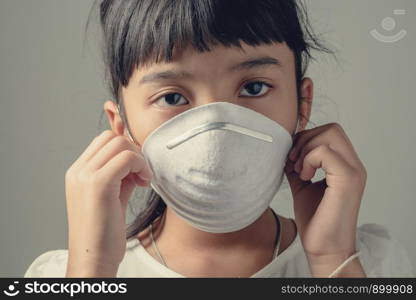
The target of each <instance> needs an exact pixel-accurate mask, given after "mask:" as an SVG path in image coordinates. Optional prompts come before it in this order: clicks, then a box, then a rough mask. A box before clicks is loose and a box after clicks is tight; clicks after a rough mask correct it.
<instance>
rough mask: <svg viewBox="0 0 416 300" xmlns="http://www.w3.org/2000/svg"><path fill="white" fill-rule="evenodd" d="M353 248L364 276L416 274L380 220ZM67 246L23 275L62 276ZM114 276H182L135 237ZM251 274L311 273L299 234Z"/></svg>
mask: <svg viewBox="0 0 416 300" xmlns="http://www.w3.org/2000/svg"><path fill="white" fill-rule="evenodd" d="M356 249H357V250H360V251H361V254H360V256H359V257H358V258H359V259H360V262H361V265H362V266H363V268H364V271H365V273H366V275H367V277H416V272H415V269H414V267H413V266H412V262H411V261H410V259H409V256H408V253H407V251H406V249H405V248H404V246H403V245H402V244H401V243H399V242H398V240H396V239H395V238H394V237H392V236H391V235H390V234H389V231H388V229H387V228H386V227H385V226H383V225H380V224H374V223H367V224H363V225H361V226H359V227H357V234H356ZM67 259H68V250H67V249H59V250H51V251H47V252H45V253H43V254H41V255H39V256H38V257H37V258H36V259H35V260H34V261H33V262H32V264H31V265H30V266H29V268H28V269H27V271H26V273H25V274H24V277H65V273H66V264H67ZM117 277H185V276H183V275H181V274H179V273H177V272H175V271H173V270H171V269H169V268H167V267H165V266H164V265H163V264H162V263H160V262H159V261H158V260H156V259H155V258H153V256H151V255H150V254H149V253H148V252H147V251H146V250H145V248H144V247H143V246H142V244H141V243H140V241H139V240H138V239H137V238H136V237H134V238H131V239H129V240H128V241H127V247H126V253H125V256H124V258H123V260H122V262H121V263H120V265H119V269H118V272H117ZM250 277H312V275H311V272H310V269H309V265H308V261H307V258H306V256H305V252H304V250H303V247H302V243H301V240H300V236H299V234H297V235H296V238H295V240H294V241H293V242H292V243H291V244H290V245H289V246H288V247H287V248H286V249H285V250H284V251H283V252H281V253H280V254H279V255H278V256H277V257H275V258H274V259H273V260H272V261H271V262H270V263H269V264H267V265H266V266H264V267H263V268H262V269H260V270H259V271H257V272H256V273H255V274H253V275H252V276H250Z"/></svg>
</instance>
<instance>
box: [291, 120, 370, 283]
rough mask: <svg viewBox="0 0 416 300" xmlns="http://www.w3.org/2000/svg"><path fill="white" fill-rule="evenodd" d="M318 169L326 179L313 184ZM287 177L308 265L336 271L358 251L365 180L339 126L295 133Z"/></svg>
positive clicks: (357, 160)
mask: <svg viewBox="0 0 416 300" xmlns="http://www.w3.org/2000/svg"><path fill="white" fill-rule="evenodd" d="M318 168H322V169H323V170H324V171H325V173H326V174H325V175H326V177H325V178H324V179H322V180H320V181H316V182H312V181H311V179H312V178H313V177H314V175H315V172H316V170H317V169H318ZM285 174H286V176H287V178H288V181H289V184H290V188H291V191H292V194H293V201H294V202H293V204H294V213H295V222H296V224H297V227H298V231H299V234H300V237H301V241H302V245H303V248H304V250H305V254H306V256H307V257H308V261H309V263H310V264H311V265H314V264H316V265H323V264H325V265H331V267H332V266H333V268H334V269H335V268H336V267H337V266H338V265H340V264H341V263H342V262H343V261H344V260H345V259H346V258H348V257H349V256H350V255H352V254H353V253H355V252H356V248H355V246H356V245H355V239H356V228H357V219H358V212H359V208H360V203H361V198H362V195H363V192H364V189H365V184H366V180H367V173H366V170H365V168H364V165H363V164H362V162H361V161H360V159H359V158H358V155H357V154H356V152H355V150H354V147H353V145H352V144H351V142H350V140H349V139H348V137H347V135H346V134H345V132H344V130H343V129H342V127H341V126H340V125H339V124H337V123H330V124H326V125H323V126H319V127H316V128H313V129H309V130H304V131H301V132H299V133H297V134H296V135H295V138H294V143H293V147H292V149H291V151H290V152H289V155H288V159H287V161H286V166H285ZM332 262H333V263H332ZM328 275H329V274H328Z"/></svg>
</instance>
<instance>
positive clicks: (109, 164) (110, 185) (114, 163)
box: [65, 130, 153, 277]
mask: <svg viewBox="0 0 416 300" xmlns="http://www.w3.org/2000/svg"><path fill="white" fill-rule="evenodd" d="M152 175H153V174H152V171H151V170H150V168H149V166H148V165H147V164H146V161H145V160H144V158H143V155H142V153H141V149H140V148H139V147H138V146H137V145H135V144H133V143H132V142H130V141H129V140H128V139H127V137H125V136H123V135H117V134H116V133H114V132H113V131H111V130H105V131H104V132H102V133H101V134H100V135H99V136H97V137H95V138H94V139H93V140H92V142H91V143H90V145H89V146H88V147H87V148H86V149H85V151H84V152H83V153H82V154H81V155H80V157H79V158H78V159H77V160H76V161H75V162H74V163H73V164H72V165H71V166H70V168H69V169H68V170H67V172H66V174H65V194H66V205H67V216H68V253H69V255H68V265H67V274H66V275H67V276H68V277H70V276H76V277H85V276H86V275H91V276H96V277H99V276H100V275H103V276H105V275H107V276H111V277H115V275H116V273H117V269H118V266H119V264H120V262H121V261H122V259H123V257H124V255H125V250H126V232H125V225H126V218H125V215H126V208H127V204H128V200H129V199H130V196H131V194H132V192H133V191H134V188H135V187H136V185H139V186H148V185H149V182H150V179H151V177H152ZM139 176H141V177H142V178H141V177H139ZM146 178H147V180H145V179H146Z"/></svg>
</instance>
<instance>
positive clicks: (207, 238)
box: [153, 206, 278, 253]
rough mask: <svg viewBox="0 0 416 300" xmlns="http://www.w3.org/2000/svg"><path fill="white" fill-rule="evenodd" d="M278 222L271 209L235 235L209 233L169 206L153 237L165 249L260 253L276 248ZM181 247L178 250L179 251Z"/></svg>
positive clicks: (157, 224)
mask: <svg viewBox="0 0 416 300" xmlns="http://www.w3.org/2000/svg"><path fill="white" fill-rule="evenodd" d="M277 226H278V223H277V222H276V219H275V217H274V215H273V212H272V210H271V208H270V207H269V208H267V209H266V210H265V211H264V212H263V214H262V215H261V216H260V217H259V218H258V219H257V220H256V221H254V222H253V223H252V224H250V225H249V226H247V227H245V228H243V229H241V230H238V231H234V232H227V233H210V232H205V231H202V230H199V229H198V228H195V227H193V226H192V225H191V224H189V223H188V222H187V221H185V220H184V219H182V218H181V217H180V216H178V215H177V214H176V213H175V212H174V211H173V210H172V209H171V208H170V207H169V206H167V207H166V208H165V211H164V213H163V215H162V216H161V217H160V220H159V221H156V222H155V223H154V225H153V230H154V238H155V240H157V242H158V244H161V245H162V244H163V245H164V246H165V247H168V246H169V245H175V246H174V247H175V248H176V249H177V250H179V249H187V250H190V249H191V250H195V251H203V252H205V253H207V252H210V251H212V252H218V251H221V250H224V251H230V250H234V249H237V248H238V249H248V250H259V249H269V248H273V247H274V244H275V241H276V234H277V230H278V228H277ZM178 248H179V249H178Z"/></svg>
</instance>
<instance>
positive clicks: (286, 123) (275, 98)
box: [252, 91, 298, 134]
mask: <svg viewBox="0 0 416 300" xmlns="http://www.w3.org/2000/svg"><path fill="white" fill-rule="evenodd" d="M254 102H255V101H254ZM254 102H253V103H254ZM297 105H298V104H297V99H296V93H288V92H286V91H279V93H275V94H274V95H271V96H270V98H269V97H268V98H267V100H266V101H258V102H257V103H256V104H254V105H253V107H252V108H253V109H254V110H256V111H257V112H259V113H262V114H263V115H265V116H266V117H268V118H270V119H272V120H273V121H275V122H277V123H279V124H280V125H281V126H283V127H284V128H285V129H286V130H287V131H288V132H289V133H290V134H292V133H293V132H294V131H295V129H296V122H297Z"/></svg>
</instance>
